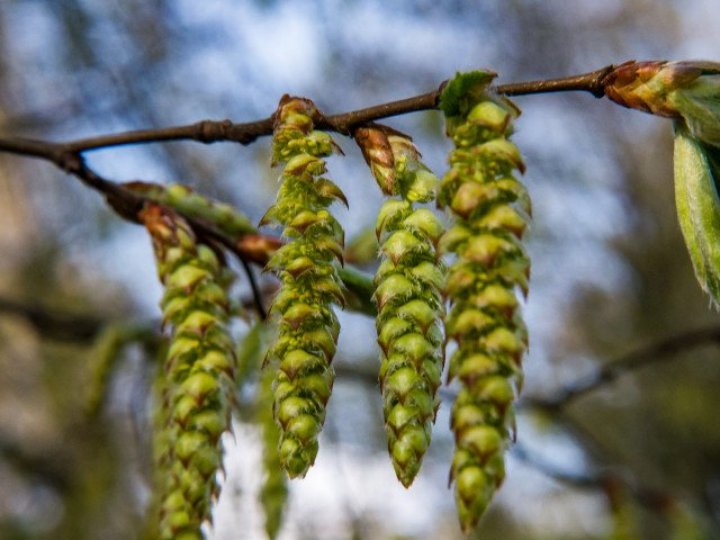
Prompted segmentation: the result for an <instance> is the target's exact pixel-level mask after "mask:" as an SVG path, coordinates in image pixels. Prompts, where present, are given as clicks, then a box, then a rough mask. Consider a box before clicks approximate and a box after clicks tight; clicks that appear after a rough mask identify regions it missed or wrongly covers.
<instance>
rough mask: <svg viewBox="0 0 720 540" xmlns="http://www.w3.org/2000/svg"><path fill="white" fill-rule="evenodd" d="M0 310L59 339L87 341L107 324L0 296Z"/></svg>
mask: <svg viewBox="0 0 720 540" xmlns="http://www.w3.org/2000/svg"><path fill="white" fill-rule="evenodd" d="M0 312H2V313H9V314H12V315H17V316H20V317H23V318H24V319H26V320H27V321H28V322H29V323H30V324H32V325H33V327H35V329H36V330H37V331H38V332H39V333H40V334H41V335H43V336H45V337H47V338H50V339H56V340H59V341H73V342H77V341H88V340H92V339H94V338H95V336H96V335H97V334H98V332H100V330H101V329H102V328H103V327H104V326H105V325H106V324H107V321H104V320H102V319H100V318H97V317H93V316H90V315H75V314H69V313H60V312H57V311H52V310H49V309H47V308H45V307H42V306H39V305H36V304H24V303H22V302H18V301H17V300H11V299H9V298H2V297H0Z"/></svg>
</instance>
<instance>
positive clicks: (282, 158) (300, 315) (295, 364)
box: [262, 96, 345, 478]
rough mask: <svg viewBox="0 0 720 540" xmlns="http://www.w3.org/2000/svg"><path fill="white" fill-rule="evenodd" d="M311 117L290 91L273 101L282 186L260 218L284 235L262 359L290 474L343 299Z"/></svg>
mask: <svg viewBox="0 0 720 540" xmlns="http://www.w3.org/2000/svg"><path fill="white" fill-rule="evenodd" d="M316 118H319V113H318V111H317V109H316V108H315V106H314V105H313V103H312V102H311V101H309V100H307V99H303V98H293V97H290V96H284V97H283V98H282V99H281V100H280V105H279V107H278V109H277V111H276V113H275V116H274V134H273V162H274V163H282V164H284V168H283V171H282V176H281V180H282V184H281V186H280V190H279V192H278V196H277V201H276V203H275V204H274V205H273V206H272V207H271V208H270V209H269V210H268V212H267V213H266V214H265V217H264V218H263V220H262V223H277V224H280V225H282V226H283V236H284V237H285V238H286V239H287V243H286V244H285V245H284V246H283V247H281V248H280V249H279V250H278V251H277V252H276V253H275V254H274V255H273V257H272V258H271V259H270V261H269V262H268V264H267V266H266V270H270V271H273V272H274V273H275V274H276V275H277V276H278V278H279V279H280V281H281V286H280V291H279V292H278V294H277V296H276V297H275V299H274V300H273V304H272V307H271V309H270V313H271V315H272V316H273V317H274V318H275V319H276V320H277V322H278V337H277V340H276V341H275V343H274V344H273V345H272V347H271V348H270V351H269V352H268V357H267V358H268V364H269V365H274V364H276V365H277V371H276V377H275V383H274V406H273V408H274V412H275V420H276V421H277V422H278V424H279V426H280V429H281V435H280V443H279V453H280V463H281V464H282V467H283V468H284V469H285V471H287V473H288V475H289V476H290V477H291V478H294V477H302V476H304V475H305V474H306V473H307V471H308V469H309V468H310V466H312V464H313V463H314V461H315V457H316V455H317V451H318V442H317V438H318V434H319V432H320V430H321V429H322V425H323V422H324V421H325V406H326V404H327V401H328V399H329V398H330V392H331V389H332V385H333V380H334V372H333V369H332V366H331V361H332V358H333V356H334V354H335V348H336V343H337V337H338V332H339V331H340V324H339V322H338V319H337V316H336V314H335V312H334V310H333V307H332V304H333V303H337V304H340V305H342V304H343V302H344V300H343V290H342V282H341V281H340V278H339V276H338V268H337V267H338V263H341V262H342V248H343V244H344V233H343V230H342V227H341V226H340V224H339V223H338V221H337V220H336V219H335V218H334V217H333V215H332V214H331V213H330V212H329V211H328V210H327V207H328V206H330V204H331V203H332V202H333V201H335V200H341V201H343V202H344V201H345V197H344V195H343V193H342V191H340V189H339V188H338V187H337V186H336V185H335V184H334V183H333V182H332V181H330V180H328V179H327V178H324V177H323V176H322V175H323V173H325V171H326V168H325V162H324V160H323V159H322V158H323V157H326V156H329V155H330V154H331V153H332V152H333V151H334V149H335V148H336V147H335V145H334V143H333V141H332V138H331V137H330V136H329V135H328V134H327V133H324V132H322V131H315V130H314V129H313V122H314V120H315V119H316Z"/></svg>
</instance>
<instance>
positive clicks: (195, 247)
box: [141, 205, 235, 539]
mask: <svg viewBox="0 0 720 540" xmlns="http://www.w3.org/2000/svg"><path fill="white" fill-rule="evenodd" d="M141 219H142V220H143V222H144V223H145V226H146V227H147V229H148V231H149V233H150V235H151V237H152V240H153V247H154V250H155V257H156V260H157V266H158V274H159V277H160V281H161V282H162V283H163V285H164V287H165V293H164V295H163V298H162V301H161V307H162V311H163V324H164V325H169V326H171V327H172V334H171V338H170V346H169V348H168V351H167V356H166V359H165V365H164V367H163V370H162V371H161V373H160V379H161V380H160V382H159V386H160V387H161V388H162V396H161V411H160V414H159V417H160V419H161V422H162V428H163V429H162V432H161V434H160V437H159V444H158V448H157V449H156V454H157V459H158V467H157V469H158V491H159V501H158V506H159V514H160V515H159V531H158V536H159V537H160V538H163V539H171V538H172V539H178V538H182V539H195V538H198V539H199V538H202V537H203V534H202V531H201V527H202V525H203V523H205V522H211V503H212V501H213V500H215V499H216V498H217V497H218V495H219V485H218V483H217V478H216V476H217V473H218V471H220V470H221V469H222V455H223V448H222V442H221V435H222V434H223V433H224V432H225V431H228V430H229V429H230V401H231V399H232V393H233V391H234V372H235V356H234V352H233V342H232V339H231V337H230V335H229V333H228V329H227V322H228V300H227V295H226V291H225V289H224V286H223V285H224V283H223V279H222V266H221V263H220V261H219V260H218V257H217V255H216V253H215V252H214V251H213V250H212V249H211V248H209V247H208V246H206V245H203V244H199V243H198V242H197V240H196V238H195V235H194V234H193V232H192V230H191V229H190V227H189V226H188V225H187V223H186V222H185V220H184V219H183V218H181V217H180V216H179V215H177V214H175V213H174V212H173V211H171V210H167V209H164V208H162V207H160V206H156V205H149V206H147V207H146V209H145V210H144V211H143V212H142V214H141Z"/></svg>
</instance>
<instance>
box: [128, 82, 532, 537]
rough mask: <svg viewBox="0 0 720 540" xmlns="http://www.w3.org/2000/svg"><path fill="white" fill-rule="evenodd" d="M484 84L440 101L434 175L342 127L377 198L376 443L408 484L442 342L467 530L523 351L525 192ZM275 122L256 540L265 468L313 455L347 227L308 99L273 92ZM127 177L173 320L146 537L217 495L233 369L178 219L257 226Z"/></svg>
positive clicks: (218, 298) (425, 428) (303, 463)
mask: <svg viewBox="0 0 720 540" xmlns="http://www.w3.org/2000/svg"><path fill="white" fill-rule="evenodd" d="M492 77H493V75H492V74H489V73H485V72H473V73H470V74H465V75H459V76H458V77H456V78H455V79H453V80H452V81H451V82H450V83H449V84H448V85H447V86H446V87H445V89H444V91H443V93H442V95H441V99H440V108H441V109H442V110H443V111H444V112H445V115H446V118H447V131H448V135H449V136H450V137H451V138H452V141H453V143H454V145H455V149H454V150H453V151H452V152H451V154H450V170H449V172H448V173H447V174H446V175H445V176H444V178H443V179H442V181H440V180H438V179H437V178H436V177H435V176H434V175H433V174H432V173H431V172H430V170H429V169H428V168H427V167H426V166H425V165H424V164H423V163H422V162H421V160H420V154H419V152H418V150H417V148H416V147H415V146H414V144H413V142H412V139H411V138H410V137H408V136H407V135H404V134H402V133H400V132H398V131H396V130H393V129H391V128H389V127H387V126H382V125H378V124H368V125H365V126H362V127H359V128H357V129H355V130H354V132H353V137H354V138H355V140H356V141H357V142H358V144H359V145H360V148H361V149H362V151H363V155H364V156H365V159H366V161H367V163H368V164H369V166H370V169H371V171H372V173H373V175H374V176H375V178H376V180H377V182H378V184H379V186H380V188H381V189H382V191H383V193H384V194H385V195H386V196H387V199H386V200H385V202H384V204H383V205H382V208H381V209H380V211H379V214H378V218H377V224H376V234H377V239H378V242H379V256H380V264H379V267H378V269H377V272H376V274H375V278H374V293H373V300H374V302H375V307H376V310H377V319H376V327H377V342H378V344H379V346H380V350H381V362H380V375H379V380H380V389H381V392H382V399H383V412H384V418H385V429H386V434H387V441H388V450H389V453H390V456H391V460H392V464H393V467H394V469H395V473H396V475H397V477H398V479H399V480H400V481H401V482H402V484H403V485H404V486H406V487H407V486H409V485H410V484H411V483H412V482H413V480H414V478H415V477H416V475H417V473H418V471H419V469H420V466H421V464H422V460H423V456H424V455H425V452H426V450H427V448H428V446H429V444H430V439H431V428H432V424H433V422H434V420H435V416H436V413H437V410H438V406H439V403H440V402H439V399H438V396H437V392H438V388H439V386H440V384H441V378H442V371H443V366H444V358H445V351H446V349H447V350H448V352H449V353H451V354H450V360H449V364H450V365H449V373H448V382H450V381H452V380H454V379H457V380H459V382H460V390H459V394H458V396H457V398H456V400H455V403H454V405H453V409H452V414H451V427H452V429H453V431H454V435H455V443H456V449H455V454H454V457H453V462H452V466H451V473H450V480H451V482H455V486H456V488H455V489H456V501H457V506H458V512H459V516H460V522H461V525H462V528H463V529H464V530H465V531H468V530H470V529H471V528H473V527H474V526H475V525H476V524H477V522H478V520H479V518H480V516H481V515H482V513H483V512H484V510H485V508H486V506H487V505H488V503H489V501H490V499H491V498H492V496H493V494H494V492H495V490H496V489H497V487H498V486H499V485H500V484H501V483H502V481H503V478H504V474H505V473H504V452H505V450H506V447H507V446H508V443H509V438H510V434H511V433H512V431H513V430H514V416H513V408H512V403H513V401H514V399H515V396H516V393H517V392H518V391H519V388H520V386H521V384H522V371H521V360H522V356H523V354H524V352H525V349H526V347H527V336H526V331H525V327H524V325H523V322H522V320H521V317H520V310H519V302H518V299H517V297H516V291H515V289H516V288H519V289H520V290H522V291H523V292H527V280H528V275H529V261H528V257H527V255H526V253H525V251H524V248H523V246H522V244H521V238H522V235H523V232H524V230H525V228H526V225H527V222H528V219H529V214H530V203H529V198H528V195H527V192H526V190H525V188H524V187H523V185H522V184H521V183H520V182H519V181H518V180H517V179H516V178H515V177H514V176H513V173H514V171H515V170H520V171H522V170H523V163H522V160H521V157H520V154H519V151H518V149H517V148H516V147H515V146H514V145H513V144H512V143H511V142H510V141H509V140H508V137H509V135H510V134H511V132H512V127H511V123H512V119H513V118H514V116H516V115H517V110H516V109H515V108H514V107H513V106H512V105H511V104H510V103H509V102H508V101H506V100H504V99H501V98H499V97H497V96H494V95H493V94H492V93H491V92H490V91H489V83H490V82H491V80H492ZM273 120H274V133H273V163H274V164H281V165H282V166H283V169H282V174H281V185H280V188H279V192H278V195H277V200H276V202H275V204H274V205H273V206H271V208H270V209H269V210H268V211H267V213H266V214H265V216H264V217H263V219H262V220H261V223H260V224H261V225H263V224H277V225H280V226H282V228H283V231H282V232H283V240H284V242H283V243H282V245H280V244H278V245H277V246H275V250H274V254H273V255H272V256H271V257H270V259H269V261H268V262H267V264H266V267H265V269H266V270H267V271H271V272H273V273H275V274H276V275H277V277H278V278H279V280H280V289H279V292H278V293H277V295H276V296H275V298H274V299H273V302H272V306H271V308H270V316H271V320H272V321H274V322H275V327H276V334H275V336H274V339H273V340H272V344H271V345H270V346H269V348H268V350H267V354H266V355H265V361H264V366H263V368H264V369H263V373H262V374H261V377H260V381H259V383H258V394H257V400H256V401H257V404H258V406H259V407H261V408H262V410H261V411H259V412H258V415H257V419H258V422H259V423H260V424H262V426H263V438H264V443H265V445H266V446H267V451H266V452H265V454H264V456H265V457H264V468H265V470H266V472H265V475H266V482H265V485H264V487H263V489H262V493H261V499H262V502H263V505H264V507H265V509H266V514H267V516H266V517H267V521H266V528H267V531H268V534H269V535H270V536H271V537H274V536H275V534H276V533H277V531H278V528H279V525H280V518H281V513H282V507H283V505H284V502H285V499H286V493H287V488H286V486H285V479H284V477H283V475H281V474H280V469H283V470H284V471H285V472H286V473H287V475H288V476H290V477H291V478H293V477H302V476H304V475H305V474H306V472H307V471H308V469H309V468H310V466H312V464H313V462H314V461H315V457H316V455H317V452H318V435H319V432H320V430H321V429H322V426H323V422H324V420H325V408H326V405H327V402H328V399H329V398H330V394H331V390H332V386H333V379H334V372H333V368H332V366H331V362H332V359H333V356H334V354H335V350H336V344H337V338H338V333H339V331H340V325H339V322H338V318H337V315H336V314H335V311H334V308H333V304H337V305H340V306H341V307H342V306H344V302H345V292H346V291H345V290H344V289H343V285H342V281H341V279H340V272H341V271H342V270H341V268H340V267H341V265H342V263H343V257H342V253H343V246H344V232H343V229H342V227H341V226H340V224H339V222H338V221H337V220H336V219H335V217H333V215H332V214H331V213H330V212H329V210H328V207H329V206H330V205H331V204H332V203H333V202H335V201H341V202H343V203H345V204H347V201H346V200H345V196H344V195H343V193H342V191H341V190H340V189H339V188H338V187H337V186H336V185H335V184H334V183H333V182H332V181H330V180H329V179H327V178H325V177H324V176H323V175H324V173H325V172H326V166H325V161H324V159H323V158H325V157H327V156H329V155H331V154H332V153H333V152H335V151H336V150H338V148H337V146H336V145H335V144H334V143H333V141H332V139H331V137H330V136H329V135H328V134H327V133H324V132H322V131H318V130H316V129H315V127H314V126H315V125H316V124H317V123H318V122H323V121H324V119H323V117H322V116H321V115H320V113H319V112H318V111H317V109H316V108H315V106H314V104H313V103H312V102H311V101H309V100H307V99H304V98H296V97H290V96H284V97H283V98H282V99H281V101H280V105H279V107H278V109H277V111H276V112H275V115H274V117H273ZM125 188H126V189H129V190H132V191H134V192H136V193H137V194H138V195H140V196H142V197H143V198H144V199H145V200H146V201H148V203H147V204H146V206H145V209H144V210H143V212H142V213H141V215H140V217H141V220H142V221H143V222H144V223H145V225H146V227H147V229H148V231H149V232H150V234H151V237H152V239H153V245H154V247H155V253H156V257H157V261H158V271H159V274H160V279H161V281H162V282H163V284H164V285H165V295H164V297H163V300H162V308H163V321H164V324H166V325H170V326H171V327H172V338H171V343H170V347H169V351H168V354H167V359H166V361H165V365H164V375H163V377H162V378H161V380H162V405H163V406H162V418H161V421H162V433H163V435H162V437H161V440H160V444H159V452H158V453H159V474H158V478H159V479H160V481H159V491H160V494H161V496H160V498H159V501H158V506H159V515H160V522H159V532H158V534H157V536H160V537H161V538H200V537H201V536H202V534H201V525H202V524H203V522H205V521H209V520H210V504H211V502H212V500H213V499H214V498H215V497H216V496H217V494H218V485H217V480H216V474H217V472H218V470H220V469H221V459H222V448H221V442H220V436H221V434H222V433H223V432H224V431H226V430H228V429H229V404H230V403H229V402H230V399H231V396H232V395H233V388H234V386H233V384H234V383H233V380H234V375H235V371H236V362H235V358H234V356H233V346H232V342H231V340H230V337H229V335H228V332H227V328H226V323H227V319H228V301H227V297H226V291H225V287H224V286H225V285H226V284H227V283H226V281H225V280H224V279H223V275H222V272H221V269H222V268H223V266H222V264H221V262H220V261H219V259H218V254H217V252H216V251H215V250H213V249H212V248H211V247H210V246H208V245H204V244H203V243H201V242H199V241H198V240H197V238H196V236H195V234H194V233H193V231H192V230H191V228H190V227H189V226H188V223H187V222H186V221H185V219H184V218H183V217H181V215H182V216H186V217H187V218H188V219H190V220H192V222H193V223H195V224H199V225H200V229H201V230H205V229H207V230H208V231H210V232H211V233H213V232H214V233H219V234H223V235H225V236H227V237H229V238H230V239H232V240H233V241H238V239H241V238H242V237H243V235H253V234H254V233H255V232H256V229H255V228H254V227H253V226H252V225H251V224H250V223H249V222H248V221H247V220H246V218H244V217H243V216H241V215H239V214H237V213H236V212H235V211H234V210H233V209H232V208H231V207H229V206H227V205H223V204H222V203H217V202H214V201H209V200H207V199H205V198H204V197H201V196H199V195H196V194H194V193H193V192H192V191H191V190H189V189H188V188H187V187H185V186H181V185H173V186H169V187H166V188H163V187H160V186H154V185H149V184H141V183H131V184H126V185H125ZM434 201H436V202H437V205H438V207H440V208H443V209H448V210H449V213H450V214H451V216H452V220H453V223H452V224H451V226H450V228H449V229H448V230H445V227H444V225H443V224H442V222H441V220H440V219H439V218H438V217H437V216H436V214H435V213H434V212H433V211H431V210H430V209H429V208H427V207H426V206H423V205H424V204H426V203H432V202H434ZM443 256H446V257H447V265H446V263H445V262H444V261H443V260H442V257H443ZM355 277H356V276H355ZM350 282H352V280H350ZM446 306H449V311H447V312H446V309H445V308H446Z"/></svg>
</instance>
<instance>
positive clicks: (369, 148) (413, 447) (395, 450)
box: [355, 125, 444, 487]
mask: <svg viewBox="0 0 720 540" xmlns="http://www.w3.org/2000/svg"><path fill="white" fill-rule="evenodd" d="M355 140H356V141H357V142H358V144H359V145H360V148H361V149H362V151H363V155H364V156H365V159H366V161H367V162H368V165H369V166H370V170H371V171H372V173H373V175H374V176H375V179H376V180H377V182H378V185H379V186H380V188H381V189H382V191H383V192H384V193H385V194H386V195H397V196H398V197H399V198H397V199H387V200H386V201H385V203H384V204H383V206H382V207H381V208H380V210H379V212H378V217H377V225H376V234H377V237H378V240H379V242H380V259H381V262H380V266H379V267H378V269H377V271H376V273H375V293H374V300H375V303H376V305H377V308H378V314H377V319H376V328H377V336H378V340H377V342H378V345H379V346H380V351H381V363H380V373H379V379H380V389H381V392H382V396H383V413H384V417H385V431H386V434H387V440H388V452H389V454H390V458H391V461H392V464H393V468H394V470H395V474H396V476H397V478H398V480H400V482H401V483H402V484H403V485H404V486H405V487H408V486H409V485H410V484H411V483H412V482H413V480H414V479H415V476H416V475H417V473H418V471H419V469H420V466H421V464H422V459H423V456H424V455H425V452H426V450H427V448H428V446H429V444H430V439H431V428H432V423H433V422H434V420H435V415H436V412H437V409H438V406H439V400H438V398H437V389H438V387H439V385H440V374H441V372H442V365H443V354H442V341H443V337H442V330H441V327H440V320H441V317H442V314H443V301H442V297H441V294H440V290H441V286H442V281H443V279H444V275H443V268H444V267H443V265H442V263H441V262H440V261H439V256H438V253H437V249H436V245H437V242H438V240H439V238H440V236H441V234H442V232H443V230H444V228H443V226H442V224H441V223H440V221H439V220H438V218H437V217H436V216H435V215H434V214H433V213H432V212H431V211H429V210H428V209H426V208H415V207H414V206H413V203H414V202H428V201H429V200H431V199H432V198H434V196H435V189H436V186H437V183H438V180H437V178H435V176H434V175H432V173H430V171H429V170H428V169H427V168H426V167H425V166H424V165H423V164H422V163H421V162H420V154H419V152H418V151H417V149H416V148H415V146H414V145H413V143H412V140H411V139H410V138H409V137H407V136H406V135H403V134H401V133H399V132H397V131H395V130H392V129H390V128H387V127H385V126H380V125H371V126H368V127H364V128H360V129H358V130H356V131H355Z"/></svg>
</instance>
